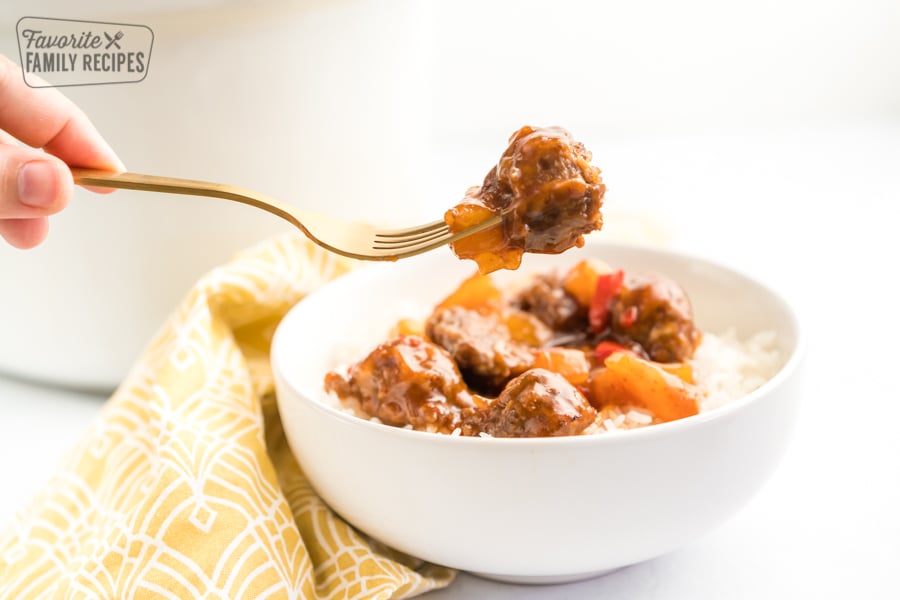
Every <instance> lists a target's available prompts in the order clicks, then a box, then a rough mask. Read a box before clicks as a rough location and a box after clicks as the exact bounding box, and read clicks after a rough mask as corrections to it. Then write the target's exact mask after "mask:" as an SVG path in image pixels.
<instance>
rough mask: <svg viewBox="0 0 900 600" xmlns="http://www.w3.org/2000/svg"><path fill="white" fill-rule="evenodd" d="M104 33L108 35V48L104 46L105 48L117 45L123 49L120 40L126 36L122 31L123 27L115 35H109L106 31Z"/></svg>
mask: <svg viewBox="0 0 900 600" xmlns="http://www.w3.org/2000/svg"><path fill="white" fill-rule="evenodd" d="M103 35H104V36H105V37H106V42H107V44H106V48H104V50H109V48H110V47H111V46H115V47H116V48H118V49H119V50H121V49H122V46H120V45H119V40H121V39H122V38H123V37H125V34H124V33H122V30H121V29H120V30H119V31H118V32H117V33H116V35H115V36H112V35H109V34H108V33H106V32H105V31H104V32H103Z"/></svg>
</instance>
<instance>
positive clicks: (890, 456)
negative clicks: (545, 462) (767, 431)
mask: <svg viewBox="0 0 900 600" xmlns="http://www.w3.org/2000/svg"><path fill="white" fill-rule="evenodd" d="M208 4H210V6H211V8H209V9H207V10H212V11H220V10H221V11H224V10H226V9H228V7H227V6H225V5H230V4H231V3H220V4H222V6H220V5H219V4H216V3H214V2H213V3H208ZM266 4H267V5H268V6H269V7H270V8H271V9H272V10H274V11H275V12H277V11H278V10H279V9H280V7H281V6H282V5H286V4H290V3H278V2H269V3H266ZM302 4H303V11H299V12H298V11H297V10H292V12H291V13H290V14H291V15H292V18H296V19H298V20H303V19H307V18H309V15H312V16H313V17H315V18H317V19H319V21H318V23H319V25H320V26H321V27H334V31H328V30H321V29H320V30H319V34H320V35H321V39H322V40H327V39H329V38H339V33H340V30H341V29H340V27H341V25H340V24H341V21H342V20H343V21H344V22H345V23H346V22H347V20H348V19H350V20H351V21H352V19H353V18H354V15H361V14H364V15H365V19H362V20H359V21H358V22H353V27H356V28H357V31H368V29H367V28H368V27H374V28H377V27H379V26H381V25H383V24H384V23H387V22H389V21H390V19H391V18H392V13H391V11H392V10H394V11H396V10H401V11H403V14H404V15H406V17H405V18H409V19H411V22H412V23H414V24H417V25H418V27H417V28H416V29H417V30H416V32H415V35H414V37H413V38H403V39H400V38H398V37H397V35H396V30H395V31H394V34H395V35H393V36H392V37H390V38H388V37H382V38H379V37H378V36H377V35H375V36H374V37H373V38H371V39H369V40H368V41H367V43H378V44H381V45H383V47H380V49H379V51H378V52H377V53H375V54H374V55H377V56H378V57H381V58H382V59H383V58H384V57H390V56H392V55H393V54H394V53H392V52H391V49H390V47H389V46H390V45H391V44H404V45H405V46H403V47H404V48H408V47H409V46H408V44H411V43H412V44H413V47H414V48H415V49H416V52H417V55H416V60H415V61H414V62H413V63H410V64H414V65H417V66H416V67H415V68H416V77H413V78H408V79H407V78H405V77H403V73H402V72H401V73H400V74H399V76H398V73H397V72H396V70H392V68H391V66H390V65H385V64H367V63H366V62H365V60H366V54H365V53H364V52H362V51H359V49H355V48H352V47H350V46H347V47H345V50H344V52H348V53H350V54H349V55H348V56H351V57H355V59H356V60H358V61H362V62H360V64H361V65H363V66H365V67H367V68H369V69H371V70H372V72H373V73H375V74H379V73H380V74H381V75H382V76H383V77H385V78H387V79H386V80H385V81H386V83H385V85H388V83H390V85H393V86H396V89H397V90H399V91H398V92H396V93H405V94H407V96H406V97H407V99H408V98H409V97H416V98H419V99H420V103H419V104H417V105H416V106H417V108H416V110H411V111H409V112H408V115H407V118H408V120H409V121H413V120H415V122H416V123H417V126H416V127H417V128H419V130H420V133H421V132H425V133H426V134H427V135H425V136H423V137H424V141H422V142H421V143H422V144H424V147H419V146H416V148H415V149H414V151H410V152H409V153H406V154H404V153H402V152H400V153H397V152H395V153H392V154H391V156H388V157H385V156H379V155H372V157H371V160H372V161H374V162H375V163H377V161H382V162H383V163H384V166H385V168H389V166H390V162H391V161H402V162H404V164H405V163H408V161H413V160H415V161H419V162H418V163H416V164H417V165H418V166H419V167H421V168H422V169H425V170H426V172H427V173H429V174H430V177H428V178H427V179H426V180H425V182H424V185H425V186H426V189H427V193H425V194H423V198H419V199H418V201H417V202H418V203H417V204H416V205H415V207H412V206H410V207H408V212H409V213H410V214H411V213H413V212H416V211H420V212H430V213H431V214H433V213H435V212H438V211H440V210H443V208H445V207H446V206H447V205H449V204H450V203H452V202H453V201H455V200H456V199H457V197H458V196H459V195H460V193H461V190H464V189H465V187H467V186H468V185H472V184H477V183H479V182H480V180H481V178H482V177H483V175H484V173H485V172H486V170H487V168H488V167H489V165H490V164H491V162H492V161H494V160H496V157H497V155H498V154H499V152H500V151H501V150H502V149H503V145H504V144H503V142H504V141H505V139H506V137H507V136H508V135H509V134H510V133H511V132H512V131H513V130H515V129H516V128H517V127H519V126H520V125H522V124H524V123H533V124H538V125H542V124H559V125H563V126H566V127H568V128H569V129H570V130H572V131H573V133H574V134H575V135H576V137H578V138H580V139H581V140H582V141H584V142H585V144H586V145H587V147H588V148H589V149H591V150H592V151H593V153H594V162H595V164H597V165H598V166H599V167H600V168H601V169H603V172H604V178H605V181H606V183H607V184H608V186H609V192H608V196H607V206H606V215H607V227H606V229H605V231H604V232H603V233H601V234H600V235H607V236H609V237H610V238H614V239H623V238H625V239H632V240H635V241H638V242H647V243H658V244H666V245H670V246H673V247H677V248H680V249H684V250H688V251H692V252H697V253H701V254H704V255H707V256H712V257H715V258H717V259H719V260H721V261H723V262H726V263H728V264H731V265H733V266H737V267H739V268H741V269H744V270H747V271H748V272H750V273H752V274H755V275H757V276H760V277H763V278H764V279H766V280H768V281H771V282H773V283H774V284H775V285H777V286H778V287H779V289H780V290H782V291H783V293H784V294H785V295H786V296H787V297H788V298H790V299H791V300H792V301H793V302H795V303H796V304H797V306H798V307H799V309H800V311H801V315H802V316H803V319H804V325H805V326H806V327H807V329H808V332H809V339H810V348H809V355H808V361H807V385H806V394H805V396H804V404H803V411H802V414H801V421H800V426H799V428H798V430H797V433H796V437H795V441H794V444H793V445H792V447H791V448H790V451H789V453H788V455H787V456H786V457H785V460H784V462H783V464H782V466H781V468H780V469H779V470H778V472H777V473H776V474H775V475H774V477H773V479H772V480H771V481H770V483H769V484H768V485H767V486H766V487H765V488H764V489H763V490H762V491H761V492H760V494H759V495H758V496H757V497H756V498H754V499H753V500H752V501H751V502H750V504H748V506H747V508H746V509H745V510H744V511H743V512H742V513H740V515H738V516H737V517H736V518H735V519H734V520H732V521H731V522H729V523H728V524H726V525H725V526H723V527H722V528H720V529H719V530H717V531H715V532H713V533H711V534H710V535H708V536H707V537H705V538H703V539H701V540H699V541H697V542H696V543H694V544H692V545H690V546H688V547H686V548H684V549H682V550H679V551H677V552H675V553H673V554H671V555H669V556H665V557H661V558H659V559H656V560H653V561H650V562H648V563H645V564H642V565H636V566H634V567H631V568H628V569H624V570H621V571H619V572H616V573H613V574H611V575H609V576H607V577H604V578H601V579H597V580H592V581H589V582H583V583H579V584H573V585H567V586H550V587H535V588H521V587H518V586H507V585H502V584H493V583H488V582H484V581H482V580H478V579H475V578H472V577H468V576H462V577H460V579H459V580H458V581H457V582H456V583H455V584H454V585H453V586H451V588H449V589H448V590H446V591H443V592H439V593H435V594H434V595H433V597H434V598H470V597H478V598H482V597H485V598H573V599H582V598H596V597H605V598H626V599H627V598H635V599H637V598H653V599H663V598H665V599H673V598H674V599H679V598H685V599H687V598H691V599H694V598H709V599H713V598H715V599H718V598H791V599H793V598H847V597H858V598H897V597H900V580H898V578H897V577H896V574H895V571H896V567H897V565H898V564H900V511H898V510H897V508H896V507H897V506H900V435H898V433H897V432H898V430H900V429H898V424H900V383H898V379H897V375H896V373H897V367H896V365H897V359H896V348H897V342H896V337H897V335H898V334H900V325H898V323H897V316H896V315H897V314H898V311H897V308H896V306H897V301H898V285H897V283H896V280H897V275H896V267H895V266H894V265H895V261H896V260H897V257H900V243H898V241H897V239H898V236H897V234H896V229H897V226H896V223H897V212H898V211H897V208H896V206H897V203H898V201H900V33H898V32H900V3H897V2H895V1H890V0H883V1H882V0H862V1H859V2H849V1H836V0H827V1H824V2H813V1H807V0H785V1H782V2H774V1H771V2H767V1H763V2H753V3H750V2H713V1H711V0H710V1H706V0H686V1H684V2H679V3H667V2H663V1H662V0H659V1H643V2H634V3H621V2H595V3H588V2H572V1H560V2H554V3H552V4H551V3H548V2H521V3H512V2H510V3H492V2H468V1H466V2H439V3H411V2H396V3H391V2H388V3H375V2H353V1H350V0H343V1H339V2H335V3H331V4H328V3H321V2H306V3H302ZM7 6H8V5H7ZM551 6H552V9H551V8H550V7H551ZM103 10H104V9H103V8H97V9H96V11H95V14H96V13H102V12H103ZM108 10H110V11H111V10H112V9H108ZM229 10H230V9H229ZM304 11H305V12H304ZM330 11H333V12H334V13H335V14H337V13H338V12H339V13H340V17H341V18H340V19H331V20H329V19H328V18H325V17H327V16H328V14H330ZM22 16H24V13H23V15H22ZM154 18H155V17H153V16H152V15H151V16H148V17H146V18H145V19H144V20H143V21H135V22H146V23H147V24H150V25H151V26H152V25H153V19H154ZM269 26H270V25H267V24H266V22H259V23H255V24H254V23H252V22H251V23H250V24H249V25H247V27H258V28H260V29H261V30H264V29H265V28H266V27H269ZM298 26H299V25H298ZM304 26H308V23H306V25H304ZM423 32H424V33H423ZM263 33H264V31H263V32H262V33H259V35H263ZM330 34H333V35H330ZM426 34H427V35H426ZM210 36H213V37H214V35H213V34H212V33H211V34H210ZM343 42H345V43H346V42H347V40H343ZM323 43H324V42H323ZM157 44H164V40H160V39H158V40H157ZM160 47H164V46H160ZM354 52H356V53H355V54H354ZM329 53H331V54H329ZM336 54H337V51H336V50H335V49H334V48H330V49H329V48H325V49H323V53H322V56H323V57H327V56H329V55H336ZM345 58H346V57H345ZM153 74H154V73H153V71H152V67H151V76H152V75H153ZM158 77H162V75H158ZM351 83H352V82H349V83H348V82H344V83H343V84H342V85H351ZM318 91H319V93H320V94H321V96H319V97H317V100H316V102H317V104H316V106H317V107H318V109H317V110H327V108H328V106H329V103H328V102H327V99H328V97H329V96H328V90H327V89H322V90H318ZM129 93H131V94H138V93H139V92H138V91H131V92H129ZM81 95H82V96H84V93H83V92H82V94H81ZM410 95H412V96H410ZM85 101H86V102H90V101H91V99H90V98H87V97H85ZM248 101H249V100H248ZM352 109H353V101H352V100H347V99H346V98H344V99H342V101H341V102H340V103H338V104H335V105H334V111H337V112H336V114H337V115H340V114H341V113H340V111H350V110H352ZM249 112H250V108H249V107H248V114H249ZM116 114H117V115H118V117H117V118H119V119H121V120H122V121H129V122H134V121H135V119H137V124H136V125H134V129H132V130H131V133H128V135H129V136H134V135H135V134H134V131H136V130H138V126H140V127H142V128H144V129H147V128H149V127H152V125H153V124H152V123H146V122H143V123H141V122H140V118H139V115H137V116H135V115H134V114H131V113H129V111H128V109H127V108H125V107H121V105H120V108H119V112H118V113H116ZM110 118H112V117H104V119H110ZM237 118H238V119H239V120H243V119H245V118H248V117H247V115H243V114H241V115H238V116H237ZM270 118H271V115H270ZM329 118H331V119H334V118H335V115H334V114H330V115H329ZM348 118H349V117H348ZM385 118H387V116H386V117H385ZM390 118H391V119H397V120H399V122H401V123H402V122H404V115H402V114H401V115H397V114H394V115H390ZM264 122H266V121H264ZM398 131H399V130H398ZM104 133H108V135H109V137H110V138H111V139H113V141H114V142H115V141H116V139H117V138H122V143H123V144H126V145H127V142H126V140H125V136H126V132H123V131H120V130H109V131H104ZM221 135H225V134H224V133H223V134H221ZM248 135H249V134H248ZM359 135H360V136H365V131H361V132H360V133H359ZM398 135H399V134H398ZM129 139H130V138H129ZM198 143H199V142H198ZM203 143H204V144H214V143H215V138H210V139H208V140H205V141H203ZM291 143H292V144H299V145H301V146H302V145H304V144H306V143H308V141H306V140H299V141H298V140H292V141H291ZM114 145H115V144H114ZM398 147H402V145H399V146H398ZM266 148H271V147H270V146H267V147H266ZM263 149H264V148H262V147H256V146H253V145H252V144H248V146H247V148H246V149H245V150H246V152H248V153H252V152H260V151H262V150H263ZM277 150H279V151H284V148H277ZM160 152H161V150H160ZM151 158H152V157H151ZM153 160H159V159H155V158H154V159H153ZM126 162H130V163H133V162H134V160H133V159H132V160H129V159H128V158H126ZM182 164H183V163H182ZM373 164H374V163H373ZM184 168H188V167H184ZM253 176H254V174H253V173H252V172H248V177H253ZM267 176H269V177H272V176H277V173H275V174H274V175H273V173H271V172H267ZM285 176H286V175H285ZM274 185H276V186H277V185H280V184H278V183H277V182H275V183H274ZM424 197H427V199H424ZM399 212H402V210H400V211H399ZM402 218H403V217H398V220H401V219H402ZM432 218H434V217H432ZM138 233H140V232H138ZM68 250H69V251H70V252H77V250H78V248H77V247H71V248H69V249H68ZM6 260H7V261H9V260H11V259H9V258H6ZM21 260H24V259H21ZM98 268H102V265H100V266H98ZM152 282H153V280H152V279H151V281H150V282H149V283H151V284H152ZM2 285H3V287H4V290H9V289H10V286H21V285H28V284H27V282H23V281H10V280H8V279H6V280H4V282H3V283H2ZM94 285H95V286H96V284H94ZM110 285H112V284H110ZM132 285H137V284H132ZM51 289H52V286H51ZM62 292H63V290H60V291H59V293H62ZM91 292H92V293H94V294H95V295H97V296H98V297H102V296H103V295H104V294H105V293H106V290H105V289H104V288H103V287H102V286H96V289H94V288H92V290H91ZM35 299H36V301H37V300H38V299H39V297H38V296H35ZM169 302H170V304H172V306H173V307H174V304H173V302H174V301H169ZM68 318H75V316H74V315H72V316H69V317H68ZM156 325H158V323H135V327H151V326H153V327H155V326H156ZM118 326H119V327H120V328H121V327H127V323H126V324H122V323H119V324H118ZM76 342H77V344H76V346H77V347H78V348H80V351H81V352H84V353H88V354H94V355H96V356H98V357H99V356H103V354H104V350H105V348H106V346H98V347H93V346H92V340H91V339H89V338H86V339H78V340H72V339H69V338H66V339H60V340H59V343H60V344H62V345H65V344H67V343H68V344H74V343H76ZM24 343H25V342H24V340H21V339H19V340H15V339H9V338H8V337H7V338H4V337H3V332H2V331H0V344H24ZM51 350H52V349H51V348H49V347H48V348H47V351H48V352H49V351H51ZM104 397H105V394H96V395H90V394H81V393H77V392H72V391H65V390H60V389H55V388H51V387H46V386H42V385H39V384H31V383H23V382H18V381H15V380H13V379H0V457H2V458H0V482H2V489H3V490H4V492H3V494H0V520H3V521H5V520H7V519H8V517H10V516H11V515H12V513H13V512H14V511H15V510H16V508H17V507H19V506H21V505H22V504H23V503H25V502H27V498H28V497H29V496H30V494H31V493H33V492H34V490H36V489H38V488H39V487H40V485H41V484H42V482H43V481H45V480H46V479H47V477H49V474H50V473H51V472H52V468H53V465H54V464H55V463H56V462H57V461H58V460H59V458H60V457H61V456H62V455H63V454H64V453H65V452H66V450H67V448H69V447H70V445H71V444H72V442H73V441H74V440H75V439H77V437H78V435H79V433H80V432H81V431H82V430H83V429H84V427H85V425H86V424H87V422H89V420H90V419H91V418H93V416H94V415H95V414H96V412H97V410H99V407H100V406H101V403H102V401H103V398H104ZM760 443H761V444H764V443H765V440H760ZM698 510H702V507H698ZM547 551H548V552H552V549H550V548H548V550H547Z"/></svg>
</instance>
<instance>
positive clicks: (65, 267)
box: [0, 0, 434, 389]
mask: <svg viewBox="0 0 900 600" xmlns="http://www.w3.org/2000/svg"><path fill="white" fill-rule="evenodd" d="M12 4H13V5H14V6H9V5H6V6H4V7H3V8H2V9H0V25H2V26H0V52H2V53H4V54H6V55H7V56H9V57H11V58H13V59H15V60H16V61H17V62H18V60H19V59H18V49H17V46H16V39H15V33H14V32H15V22H16V21H17V20H18V19H19V18H20V17H23V16H41V17H55V18H72V19H85V20H94V21H114V22H122V23H133V24H140V25H147V26H149V27H150V28H151V29H152V30H153V31H154V34H155V40H154V45H153V52H152V56H151V58H150V66H149V72H148V75H147V77H146V79H145V80H144V81H142V82H140V83H131V84H121V85H101V86H85V87H70V88H64V92H65V93H66V94H67V95H68V96H70V97H71V98H72V99H73V100H74V101H75V102H76V103H78V104H79V105H80V106H81V107H82V108H83V109H84V110H85V112H87V113H88V115H89V116H90V117H91V118H92V119H93V121H94V123H95V124H96V125H97V127H98V128H99V129H100V131H101V132H102V133H103V134H104V135H105V137H106V138H107V139H108V140H109V142H110V143H111V145H112V146H113V147H114V148H115V149H116V151H117V152H118V154H119V156H120V157H121V158H122V159H123V161H124V162H125V164H126V165H127V166H128V168H129V169H130V170H133V171H137V172H148V173H157V174H162V175H171V176H181V177H187V178H192V179H207V180H214V181H222V182H226V183H233V184H236V185H240V186H243V187H249V188H252V189H257V190H259V191H261V192H263V193H266V194H269V195H271V196H273V197H276V198H279V199H282V200H285V201H289V202H292V203H294V204H297V205H298V206H302V207H304V208H308V209H313V210H322V211H328V212H333V213H339V214H344V215H348V216H353V217H356V218H362V219H370V220H381V219H383V220H389V221H391V222H393V223H405V222H411V223H415V222H417V221H418V220H421V219H423V218H425V219H426V220H430V219H433V218H434V215H433V214H430V215H429V214H428V213H433V212H434V210H433V208H432V207H427V208H426V207H425V206H424V205H421V204H420V203H418V202H417V199H418V197H417V188H418V185H419V180H418V177H419V174H420V173H421V169H422V164H421V162H420V161H421V160H422V159H421V155H422V153H421V147H422V143H423V141H424V139H425V136H426V132H425V127H424V125H425V124H426V123H427V119H426V117H427V114H426V107H427V97H426V96H425V95H426V94H427V89H428V86H427V85H426V81H425V80H426V78H427V69H426V67H427V56H426V54H425V53H424V52H423V51H422V50H424V49H426V48H427V44H423V43H422V36H424V35H427V33H426V32H424V31H423V27H422V25H423V24H424V23H427V19H423V15H422V14H421V11H422V10H427V8H426V7H423V6H422V4H421V3H416V2H414V1H412V0H397V1H391V2H376V0H344V1H341V2H324V1H313V0H308V1H305V2H287V1H283V2H282V1H274V0H273V1H270V2H263V3H252V4H251V3H238V2H203V1H200V0H197V1H195V2H187V3H185V2H182V3H174V2H172V3H169V2H156V3H153V4H154V5H155V9H144V10H146V11H147V12H142V13H137V12H128V11H127V9H123V8H116V9H115V11H116V12H111V11H112V10H113V9H112V8H110V6H111V5H106V6H100V5H99V3H95V4H97V5H86V4H84V3H81V4H79V5H78V7H77V8H73V7H72V6H71V5H70V4H67V3H63V2H60V1H57V2H52V1H49V0H46V1H43V0H42V1H38V2H29V3H27V4H26V3H24V2H19V3H12ZM176 4H178V5H177V6H176ZM16 5H17V6H16ZM192 5H193V6H192ZM145 6H146V5H145ZM287 230H289V226H288V225H287V224H286V223H284V222H282V221H281V220H280V219H278V218H277V217H274V216H272V215H269V214H267V213H263V212H261V211H256V210H255V209H252V208H249V207H246V206H242V205H237V204H233V203H228V202H224V201H219V200H213V199H203V198H192V197H185V196H168V195H161V194H148V193H145V192H129V191H118V192H116V193H114V194H111V195H104V196H100V195H94V194H91V193H89V192H86V191H84V190H78V191H77V192H76V194H75V197H74V198H73V201H72V204H71V205H70V207H69V208H68V209H67V210H66V211H64V212H63V213H61V214H60V215H58V216H56V217H55V218H53V219H52V220H51V232H50V237H49V239H48V241H47V242H46V243H45V244H43V245H42V246H41V247H39V248H37V249H35V250H30V251H24V252H23V251H18V250H14V249H12V248H10V247H8V246H6V245H4V244H0V274H2V293H0V372H4V373H7V374H13V375H17V376H22V377H26V378H31V379H36V380H41V381H47V382H52V383H56V384H62V385H68V386H76V387H85V388H107V389H108V388H111V387H113V386H115V385H116V384H117V383H118V382H119V381H120V380H121V378H122V377H123V376H124V375H125V373H126V372H127V370H128V368H129V367H130V365H131V364H132V363H133V362H134V361H135V359H136V358H137V357H138V356H139V354H140V352H141V349H142V348H143V346H144V345H145V344H146V343H147V342H148V341H149V339H150V338H151V336H152V335H153V334H154V332H155V331H156V330H157V328H159V327H160V326H161V324H162V323H163V322H164V320H165V319H166V318H167V316H168V315H169V314H170V313H171V311H173V310H174V308H175V307H176V306H177V304H178V302H179V301H180V299H181V298H182V297H183V296H184V294H185V293H186V292H187V290H188V289H189V288H190V286H191V285H192V284H193V283H194V282H195V281H196V280H197V279H198V278H199V277H200V276H202V274H203V273H204V272H206V271H207V270H209V269H210V268H212V267H213V266H215V265H217V264H220V263H222V262H224V261H226V260H228V258H229V257H230V256H231V255H232V254H233V253H235V252H236V251H238V250H240V249H241V248H243V247H245V246H248V245H251V244H253V243H255V242H257V241H259V240H261V239H264V238H266V237H267V236H269V235H272V234H274V233H276V232H281V231H287Z"/></svg>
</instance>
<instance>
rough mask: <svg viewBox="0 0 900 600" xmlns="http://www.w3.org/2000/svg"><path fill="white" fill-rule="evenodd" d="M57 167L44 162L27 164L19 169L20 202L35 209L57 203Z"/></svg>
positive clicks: (38, 161) (34, 161)
mask: <svg viewBox="0 0 900 600" xmlns="http://www.w3.org/2000/svg"><path fill="white" fill-rule="evenodd" d="M56 179H57V173H56V167H54V166H53V165H51V164H50V163H48V162H47V161H43V160H33V161H31V162H27V163H25V164H24V165H22V166H21V167H20V168H19V202H21V203H22V204H25V205H26V206H34V207H35V208H49V207H51V206H53V205H54V204H55V203H56V191H57V188H58V182H57V181H56Z"/></svg>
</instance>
